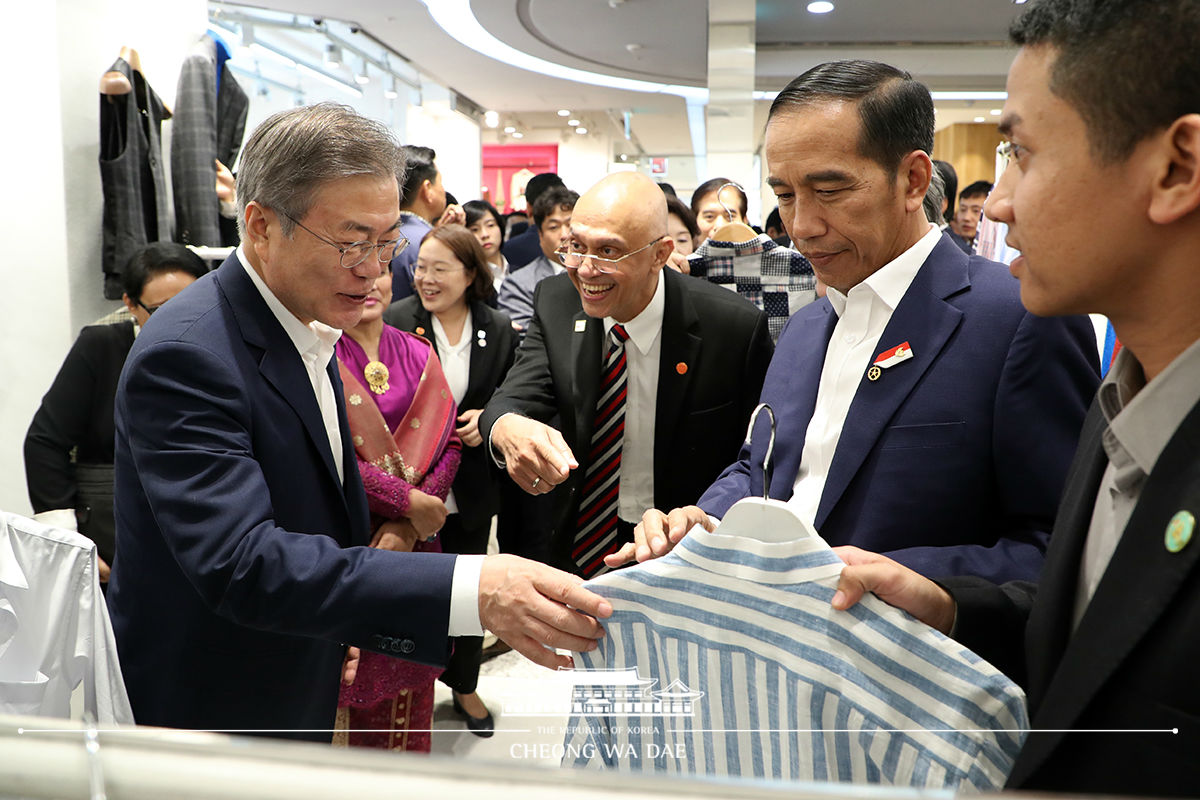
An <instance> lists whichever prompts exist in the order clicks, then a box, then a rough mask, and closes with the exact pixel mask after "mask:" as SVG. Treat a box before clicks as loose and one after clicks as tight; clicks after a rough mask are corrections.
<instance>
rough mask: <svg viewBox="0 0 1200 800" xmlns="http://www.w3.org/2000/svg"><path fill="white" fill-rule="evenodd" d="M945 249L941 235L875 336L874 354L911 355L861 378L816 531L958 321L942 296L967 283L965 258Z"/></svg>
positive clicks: (958, 313)
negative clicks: (904, 348)
mask: <svg viewBox="0 0 1200 800" xmlns="http://www.w3.org/2000/svg"><path fill="white" fill-rule="evenodd" d="M947 247H948V248H951V249H955V248H954V244H953V243H952V242H949V241H947V240H945V239H943V240H942V241H941V242H939V243H938V245H937V246H936V247H935V248H934V251H933V252H932V253H931V254H930V255H929V257H928V258H927V259H925V263H924V264H923V265H922V266H921V269H920V271H919V272H918V273H917V276H916V278H914V279H913V282H912V284H911V285H910V286H909V287H908V291H907V292H905V294H904V297H903V298H902V299H901V300H900V304H899V305H898V306H897V307H896V310H895V311H894V312H893V313H892V318H891V320H889V321H888V324H887V327H885V328H884V330H883V334H882V335H881V336H880V337H879V344H878V346H877V348H876V353H880V352H883V351H884V350H888V349H890V348H892V347H895V346H896V345H898V344H902V343H904V342H908V343H909V344H910V345H911V346H912V354H913V357H912V358H910V359H908V360H907V361H902V362H900V363H899V364H897V365H895V366H893V367H890V368H888V369H886V370H884V371H883V374H882V376H881V377H880V378H879V379H878V380H876V381H871V380H869V379H868V378H867V376H866V375H865V374H864V375H863V377H862V378H861V379H860V382H859V385H858V390H857V391H856V392H855V395H854V400H853V401H852V402H851V404H850V411H849V413H848V414H847V415H846V423H845V425H843V426H842V435H841V438H840V439H839V440H838V445H837V451H836V452H835V453H834V456H833V463H832V464H831V465H830V469H829V477H828V478H827V479H826V481H825V489H824V492H823V493H822V495H821V502H820V505H819V506H818V507H817V517H816V521H815V522H816V527H817V529H818V530H820V528H821V525H822V524H823V523H824V522H825V519H826V518H827V517H828V516H829V512H830V511H831V510H832V509H833V507H834V505H836V504H837V501H838V499H839V498H840V497H841V496H842V493H843V492H844V491H845V490H846V487H847V486H849V485H850V481H851V480H853V479H854V476H855V474H856V473H857V472H858V468H859V467H860V466H862V462H863V460H864V459H865V458H866V457H867V454H868V453H869V452H871V449H872V448H873V447H874V446H875V443H876V442H877V441H878V440H879V437H880V436H881V435H882V434H883V431H884V429H885V428H886V427H887V424H888V421H889V420H891V418H892V416H893V415H894V414H895V413H896V409H898V408H899V407H900V405H901V403H903V402H904V400H905V398H907V397H908V395H909V393H910V392H911V391H912V390H913V387H914V386H916V385H917V381H919V380H920V379H921V376H922V375H924V374H925V371H926V370H928V369H929V367H930V366H932V365H933V363H934V361H936V360H937V357H938V354H939V353H941V351H942V348H943V347H944V346H945V344H946V341H947V340H948V339H949V338H950V334H952V333H954V331H955V329H956V328H958V326H959V323H960V322H961V321H962V312H961V311H960V310H959V309H957V308H955V307H954V306H952V305H950V304H949V303H947V302H945V300H944V298H946V297H949V296H950V295H952V294H956V293H958V292H960V291H962V290H963V289H966V288H968V287H969V286H970V280H969V279H968V277H967V264H968V261H967V258H966V256H965V255H964V254H963V253H962V252H961V251H958V250H957V249H955V252H956V253H957V255H958V258H953V257H950V256H948V255H947V253H948V251H947V250H946V248H947ZM872 360H874V356H872Z"/></svg>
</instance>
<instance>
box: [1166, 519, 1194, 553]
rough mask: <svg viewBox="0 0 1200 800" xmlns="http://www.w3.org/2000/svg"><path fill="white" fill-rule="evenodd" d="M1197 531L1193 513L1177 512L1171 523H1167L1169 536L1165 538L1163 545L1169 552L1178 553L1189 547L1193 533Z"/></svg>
mask: <svg viewBox="0 0 1200 800" xmlns="http://www.w3.org/2000/svg"><path fill="white" fill-rule="evenodd" d="M1195 529H1196V518H1195V517H1193V516H1192V512H1190V511H1177V512H1175V516H1173V517H1171V521H1170V522H1168V523H1167V535H1166V536H1164V537H1163V543H1164V544H1165V545H1166V546H1167V550H1168V551H1169V552H1172V553H1178V552H1179V551H1180V550H1182V549H1183V548H1185V547H1187V545H1188V542H1190V541H1191V540H1192V531H1194V530H1195Z"/></svg>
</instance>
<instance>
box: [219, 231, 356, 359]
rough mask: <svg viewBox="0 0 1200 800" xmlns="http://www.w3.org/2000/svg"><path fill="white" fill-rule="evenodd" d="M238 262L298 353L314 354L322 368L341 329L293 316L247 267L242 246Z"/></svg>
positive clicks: (257, 275) (331, 352) (252, 270)
mask: <svg viewBox="0 0 1200 800" xmlns="http://www.w3.org/2000/svg"><path fill="white" fill-rule="evenodd" d="M235 252H236V253H237V257H238V261H240V262H241V264H242V268H243V269H245V270H246V274H247V275H249V276H250V280H251V282H252V283H253V284H254V288H256V289H258V293H259V294H261V295H262V298H263V300H265V301H266V303H267V308H269V309H271V313H272V314H274V315H275V319H277V320H279V324H280V325H282V326H283V330H284V332H286V333H287V335H288V338H289V339H291V340H292V343H293V344H294V345H296V349H297V350H298V351H299V352H300V355H302V356H305V355H310V354H311V355H313V356H315V357H316V358H317V363H318V364H320V365H321V366H322V367H324V366H325V365H326V364H328V363H329V359H330V358H332V357H333V346H334V345H335V344H337V340H338V339H340V338H341V336H342V332H341V330H339V329H338V328H331V327H330V326H328V325H326V324H325V323H323V322H319V321H317V320H313V321H312V322H310V323H309V324H308V325H305V324H304V323H303V322H301V321H300V320H299V318H298V317H296V315H295V314H293V313H292V312H290V311H288V310H287V308H286V307H285V306H284V305H283V303H281V302H279V298H278V297H276V296H275V293H274V292H272V291H271V289H270V287H269V286H267V284H266V283H265V282H264V281H263V279H262V277H261V276H260V275H259V274H258V273H257V272H256V271H255V270H254V267H252V266H250V262H249V261H247V260H246V254H245V252H244V251H243V249H242V245H238V248H237V250H236V251H235Z"/></svg>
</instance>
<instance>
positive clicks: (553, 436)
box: [492, 414, 579, 494]
mask: <svg viewBox="0 0 1200 800" xmlns="http://www.w3.org/2000/svg"><path fill="white" fill-rule="evenodd" d="M492 446H493V447H495V448H496V450H497V451H498V452H499V453H500V457H501V458H503V459H504V462H505V464H507V465H508V474H509V475H510V476H511V477H512V479H513V480H514V481H516V482H517V485H518V486H520V487H521V488H522V489H524V490H525V491H527V492H529V493H530V494H545V493H546V492H549V491H550V490H551V489H553V488H554V487H555V486H558V485H559V484H560V483H562V482H563V481H565V480H566V479H567V476H568V475H570V474H571V470H573V469H575V468H576V467H578V466H579V462H578V461H576V460H575V456H574V455H573V454H572V453H571V448H570V447H568V446H567V443H566V441H564V440H563V437H562V434H561V433H559V432H558V431H556V430H555V429H554V428H551V427H550V426H549V425H546V424H544V423H541V422H538V421H537V420H535V419H530V418H529V417H522V416H521V415H520V414H505V415H504V416H502V417H500V419H498V420H496V424H495V425H493V426H492Z"/></svg>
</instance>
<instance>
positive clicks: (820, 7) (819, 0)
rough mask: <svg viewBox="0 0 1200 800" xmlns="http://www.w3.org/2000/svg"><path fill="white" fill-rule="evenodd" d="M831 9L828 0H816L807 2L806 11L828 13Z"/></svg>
mask: <svg viewBox="0 0 1200 800" xmlns="http://www.w3.org/2000/svg"><path fill="white" fill-rule="evenodd" d="M830 11H833V3H830V2H829V0H816V2H814V3H809V4H808V13H810V14H828V13H829V12H830Z"/></svg>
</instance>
